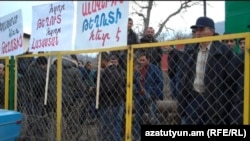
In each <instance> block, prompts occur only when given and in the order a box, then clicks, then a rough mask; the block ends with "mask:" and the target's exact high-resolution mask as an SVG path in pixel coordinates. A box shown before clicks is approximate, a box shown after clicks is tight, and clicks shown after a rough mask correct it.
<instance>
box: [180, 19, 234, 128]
mask: <svg viewBox="0 0 250 141" xmlns="http://www.w3.org/2000/svg"><path fill="white" fill-rule="evenodd" d="M191 29H195V31H196V32H195V36H196V38H202V37H208V36H214V33H215V27H214V21H213V20H212V19H210V18H208V17H199V18H198V19H197V20H196V24H195V25H193V26H191ZM233 55H234V54H233V52H232V50H230V49H229V48H228V47H227V46H226V45H225V44H223V43H220V42H219V41H209V42H200V43H198V44H196V45H194V46H193V47H192V48H187V49H186V50H185V51H184V52H183V56H182V57H183V58H182V59H181V60H183V62H182V64H183V65H181V68H180V70H181V71H180V73H179V74H178V76H177V77H178V80H180V81H178V82H179V83H178V84H177V88H178V91H179V93H178V96H177V100H178V102H179V104H178V113H179V115H180V116H181V121H182V124H228V117H227V115H228V112H229V110H230V105H229V104H228V103H230V97H231V93H230V90H229V89H230V82H228V81H227V80H229V79H228V76H230V73H229V70H228V66H229V64H230V59H231V58H233Z"/></svg>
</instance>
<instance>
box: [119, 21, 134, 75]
mask: <svg viewBox="0 0 250 141" xmlns="http://www.w3.org/2000/svg"><path fill="white" fill-rule="evenodd" d="M133 24H134V23H133V19H132V18H128V37H127V45H132V44H138V38H137V35H136V33H135V32H134V31H133V29H132V27H133ZM118 54H119V64H120V66H121V68H122V69H123V70H125V71H126V70H127V50H122V51H118Z"/></svg>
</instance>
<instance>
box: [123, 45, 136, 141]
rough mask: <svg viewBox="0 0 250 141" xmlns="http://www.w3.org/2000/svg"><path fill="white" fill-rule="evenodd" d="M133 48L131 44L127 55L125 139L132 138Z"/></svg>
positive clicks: (129, 140) (127, 140) (128, 140)
mask: <svg viewBox="0 0 250 141" xmlns="http://www.w3.org/2000/svg"><path fill="white" fill-rule="evenodd" d="M133 56H134V55H133V48H131V46H129V48H128V55H127V87H126V92H127V94H126V116H125V117H126V130H125V140H126V141H131V140H132V111H133V107H132V103H133V94H132V93H133Z"/></svg>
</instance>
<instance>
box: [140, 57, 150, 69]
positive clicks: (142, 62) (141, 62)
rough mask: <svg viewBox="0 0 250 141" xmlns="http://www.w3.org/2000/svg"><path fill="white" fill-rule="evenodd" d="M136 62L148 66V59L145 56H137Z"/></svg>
mask: <svg viewBox="0 0 250 141" xmlns="http://www.w3.org/2000/svg"><path fill="white" fill-rule="evenodd" d="M138 62H139V64H140V66H141V67H145V66H148V64H149V60H148V59H147V58H146V56H140V57H139V58H138Z"/></svg>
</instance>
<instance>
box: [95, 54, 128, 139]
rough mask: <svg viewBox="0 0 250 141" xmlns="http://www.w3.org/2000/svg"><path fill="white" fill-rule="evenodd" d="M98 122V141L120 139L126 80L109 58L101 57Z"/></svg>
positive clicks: (107, 55) (104, 55) (105, 55)
mask: <svg viewBox="0 0 250 141" xmlns="http://www.w3.org/2000/svg"><path fill="white" fill-rule="evenodd" d="M101 66H102V69H103V70H102V72H101V76H100V77H101V78H100V98H99V99H100V104H99V109H98V113H99V118H98V119H99V120H100V123H101V132H100V133H99V135H100V140H102V141H104V140H107V141H118V140H120V139H121V132H122V129H123V128H122V120H123V114H124V108H125V88H126V87H125V86H126V79H125V76H124V75H123V74H124V73H122V72H120V70H119V69H118V67H117V66H116V65H115V64H112V63H111V62H110V56H109V54H108V53H106V52H104V53H102V56H101Z"/></svg>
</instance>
